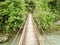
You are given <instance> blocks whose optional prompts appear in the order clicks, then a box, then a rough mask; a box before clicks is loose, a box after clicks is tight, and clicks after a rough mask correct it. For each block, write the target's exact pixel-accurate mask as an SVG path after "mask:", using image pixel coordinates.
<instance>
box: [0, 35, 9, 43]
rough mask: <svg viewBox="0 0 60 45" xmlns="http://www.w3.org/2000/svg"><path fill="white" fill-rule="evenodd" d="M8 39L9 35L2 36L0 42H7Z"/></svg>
mask: <svg viewBox="0 0 60 45" xmlns="http://www.w3.org/2000/svg"><path fill="white" fill-rule="evenodd" d="M7 40H8V36H0V43H3V42H6V41H7Z"/></svg>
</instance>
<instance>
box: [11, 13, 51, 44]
mask: <svg viewBox="0 0 60 45" xmlns="http://www.w3.org/2000/svg"><path fill="white" fill-rule="evenodd" d="M41 30H42V32H43V34H44V36H45V38H46V39H47V37H46V34H45V32H44V31H43V29H42V28H41ZM17 40H18V41H17ZM47 40H48V39H47ZM16 41H17V43H15V42H16ZM48 42H49V41H48ZM11 45H44V40H43V38H42V36H41V34H40V32H39V30H38V29H37V26H36V24H35V23H34V20H33V15H32V14H28V16H27V19H26V22H25V24H24V28H23V30H22V33H21V34H20V30H19V31H18V32H17V34H16V36H15V38H14V40H13V42H12V44H11ZM49 45H51V44H50V42H49Z"/></svg>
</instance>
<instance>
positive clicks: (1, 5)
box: [0, 0, 26, 33]
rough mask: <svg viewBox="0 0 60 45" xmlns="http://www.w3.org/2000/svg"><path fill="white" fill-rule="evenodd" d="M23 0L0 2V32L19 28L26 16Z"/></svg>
mask: <svg viewBox="0 0 60 45" xmlns="http://www.w3.org/2000/svg"><path fill="white" fill-rule="evenodd" d="M25 9H26V8H25V2H24V0H5V1H4V2H0V32H3V33H9V32H11V31H12V32H13V31H16V30H17V29H19V28H20V27H21V26H22V24H23V22H24V21H25V18H26V15H25V13H26V11H25Z"/></svg>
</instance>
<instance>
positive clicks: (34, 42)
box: [23, 14, 39, 45]
mask: <svg viewBox="0 0 60 45" xmlns="http://www.w3.org/2000/svg"><path fill="white" fill-rule="evenodd" d="M26 27H27V29H26V33H25V37H24V41H23V45H39V41H38V38H37V35H36V32H35V30H34V28H33V21H32V15H31V14H29V16H28V23H27V25H26Z"/></svg>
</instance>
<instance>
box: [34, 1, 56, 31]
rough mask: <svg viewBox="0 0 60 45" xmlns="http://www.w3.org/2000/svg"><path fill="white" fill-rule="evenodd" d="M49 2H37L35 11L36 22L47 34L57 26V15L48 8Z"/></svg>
mask: <svg viewBox="0 0 60 45" xmlns="http://www.w3.org/2000/svg"><path fill="white" fill-rule="evenodd" d="M48 2H49V1H48V0H39V1H37V0H36V1H35V4H36V8H35V11H34V20H35V22H36V23H37V25H38V27H39V28H40V27H41V28H43V29H44V31H46V32H47V31H48V32H49V31H51V30H52V28H53V27H54V26H55V25H54V22H55V16H56V15H57V14H56V13H54V12H52V11H51V9H50V8H49V7H48Z"/></svg>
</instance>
